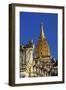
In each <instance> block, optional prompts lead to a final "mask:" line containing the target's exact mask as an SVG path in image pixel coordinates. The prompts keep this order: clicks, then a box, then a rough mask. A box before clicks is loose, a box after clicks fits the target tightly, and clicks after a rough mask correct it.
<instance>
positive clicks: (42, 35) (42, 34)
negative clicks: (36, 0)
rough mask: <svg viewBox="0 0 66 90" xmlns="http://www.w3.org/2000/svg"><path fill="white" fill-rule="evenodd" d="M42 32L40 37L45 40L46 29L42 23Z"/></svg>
mask: <svg viewBox="0 0 66 90" xmlns="http://www.w3.org/2000/svg"><path fill="white" fill-rule="evenodd" d="M40 29H41V32H40V37H41V38H42V39H44V38H45V35H44V27H43V22H41V28H40Z"/></svg>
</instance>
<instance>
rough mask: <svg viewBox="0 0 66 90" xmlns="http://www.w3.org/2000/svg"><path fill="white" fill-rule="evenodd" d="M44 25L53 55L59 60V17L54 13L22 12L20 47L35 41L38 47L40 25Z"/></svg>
mask: <svg viewBox="0 0 66 90" xmlns="http://www.w3.org/2000/svg"><path fill="white" fill-rule="evenodd" d="M41 22H43V24H44V33H45V37H46V39H47V42H48V44H49V47H50V51H51V55H52V56H53V57H54V58H56V59H58V40H57V39H58V15H57V14H53V13H34V12H20V45H22V44H27V43H28V41H29V40H33V41H34V44H35V45H36V43H37V41H38V38H39V36H40V24H41Z"/></svg>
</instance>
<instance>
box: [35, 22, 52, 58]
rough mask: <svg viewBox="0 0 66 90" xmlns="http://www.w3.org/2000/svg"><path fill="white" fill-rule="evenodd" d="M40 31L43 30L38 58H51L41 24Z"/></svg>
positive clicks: (42, 31) (37, 53)
mask: <svg viewBox="0 0 66 90" xmlns="http://www.w3.org/2000/svg"><path fill="white" fill-rule="evenodd" d="M40 29H41V32H40V37H39V39H38V43H37V47H36V57H39V58H41V57H46V56H50V49H49V45H48V43H47V40H46V37H45V34H44V28H43V23H41V28H40Z"/></svg>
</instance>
